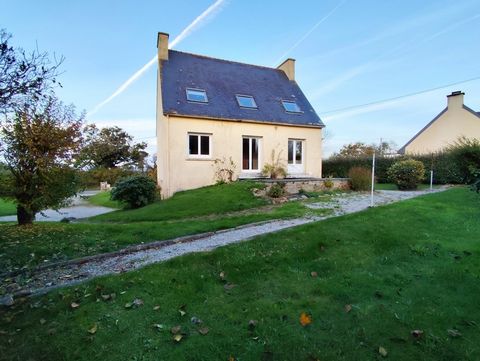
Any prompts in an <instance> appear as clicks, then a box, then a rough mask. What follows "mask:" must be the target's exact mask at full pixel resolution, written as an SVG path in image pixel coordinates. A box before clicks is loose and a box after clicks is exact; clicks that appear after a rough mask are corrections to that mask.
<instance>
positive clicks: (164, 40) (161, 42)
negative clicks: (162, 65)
mask: <svg viewBox="0 0 480 361" xmlns="http://www.w3.org/2000/svg"><path fill="white" fill-rule="evenodd" d="M157 49H158V60H168V34H167V33H160V32H159V33H158V36H157Z"/></svg>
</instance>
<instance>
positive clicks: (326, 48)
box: [0, 0, 480, 156]
mask: <svg viewBox="0 0 480 361" xmlns="http://www.w3.org/2000/svg"><path fill="white" fill-rule="evenodd" d="M0 8H1V9H2V11H1V13H0V28H5V29H6V30H7V31H8V32H9V33H11V34H12V35H13V39H12V44H13V45H16V46H20V47H23V48H24V49H26V50H31V49H34V48H38V49H39V50H41V51H48V52H49V53H50V55H51V56H52V57H53V55H55V56H57V57H59V56H63V57H64V58H65V60H64V62H63V64H62V67H61V69H62V72H63V73H62V75H61V76H60V81H61V83H62V85H63V88H61V89H58V90H57V93H58V95H59V97H60V98H61V99H62V100H63V101H65V102H66V103H73V104H75V105H76V107H77V109H78V110H79V111H82V110H85V111H86V112H87V114H88V115H87V121H88V122H89V123H95V124H97V125H98V126H100V127H102V126H112V125H117V126H119V127H121V128H123V129H125V130H127V131H128V132H129V133H130V134H131V135H133V136H134V137H135V140H137V141H145V142H147V143H148V145H149V147H148V151H149V152H150V153H152V154H153V153H154V152H155V142H156V139H155V101H156V68H155V66H151V67H148V69H146V71H144V72H143V74H142V75H141V76H139V77H138V79H136V80H135V81H133V82H131V84H129V85H128V86H126V87H125V89H124V90H123V91H122V92H120V94H118V95H117V96H116V97H114V98H113V99H112V100H110V101H108V102H106V103H105V104H102V103H104V101H105V100H106V99H108V98H109V97H111V96H112V94H114V93H115V92H116V91H117V90H118V89H119V87H121V86H122V84H124V83H125V81H127V80H128V79H129V78H130V77H131V76H132V75H133V74H135V73H136V72H137V71H138V70H139V69H141V68H142V67H144V66H145V65H146V64H147V63H148V62H149V61H150V60H151V59H152V58H153V57H154V56H155V54H156V51H157V49H156V40H157V32H158V31H161V32H166V33H169V34H170V40H171V41H173V40H174V39H175V38H177V41H176V44H175V45H174V47H173V49H176V50H181V51H186V52H191V53H196V54H203V55H207V56H212V57H218V58H222V59H228V60H234V61H240V62H245V63H251V64H257V65H263V66H271V67H275V66H277V65H279V64H280V63H281V62H282V61H283V60H284V59H285V58H288V57H292V58H294V59H296V81H297V82H298V84H299V85H300V87H301V88H302V90H303V92H304V93H305V95H306V96H307V98H308V99H309V100H310V102H311V104H312V106H313V107H314V109H315V110H316V111H317V113H318V114H319V116H320V117H321V119H322V120H323V122H324V123H325V124H326V128H325V141H324V154H325V155H326V156H328V155H330V154H332V153H333V152H335V151H337V150H338V149H339V148H340V147H341V146H342V145H344V144H347V143H351V142H357V141H360V142H365V143H378V142H379V141H380V139H382V140H384V141H392V142H394V143H396V144H397V146H398V147H401V146H402V145H404V144H405V143H406V142H407V141H408V140H409V139H410V138H411V137H412V136H413V135H415V134H416V133H417V132H418V131H419V130H420V129H421V128H423V126H424V125H425V124H427V123H428V122H429V121H430V120H431V119H433V118H434V117H435V116H436V115H437V114H438V113H439V112H440V111H441V110H442V109H443V108H444V107H445V106H446V95H448V94H450V93H451V92H452V91H456V90H462V91H463V92H465V104H466V105H467V106H469V107H470V108H473V109H474V110H476V111H480V67H479V59H480V46H479V40H480V0H457V1H451V0H423V1H418V0H388V1H385V0H316V1H314V0H298V1H296V2H291V1H285V0H275V1H274V0H262V1H260V0H257V1H253V0H175V1H166V0H165V1H143V0H138V1H126V0H124V1H122V0H116V1H110V0H102V1H98V0H97V1H94V0H84V1H53V0H43V1H35V0H22V1H7V0H0ZM207 9H209V10H208V12H207V14H204V15H203V16H202V13H204V12H205V11H206V10H207ZM20 14H21V15H20ZM185 30H186V31H185ZM182 32H183V33H182ZM180 34H181V36H180V37H178V36H179V35H180ZM471 79H473V80H471ZM466 80H469V81H467V82H465V81H466ZM460 82H462V83H460ZM452 84H453V85H452ZM427 90H428V91H427ZM412 94H413V95H412ZM407 95H410V96H407ZM391 99H393V100H391ZM365 104H368V105H365Z"/></svg>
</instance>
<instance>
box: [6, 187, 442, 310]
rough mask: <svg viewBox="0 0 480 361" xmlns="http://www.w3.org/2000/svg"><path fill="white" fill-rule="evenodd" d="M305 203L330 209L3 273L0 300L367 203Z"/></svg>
mask: <svg viewBox="0 0 480 361" xmlns="http://www.w3.org/2000/svg"><path fill="white" fill-rule="evenodd" d="M445 189H446V188H441V189H436V190H434V191H433V192H438V191H442V190H445ZM427 193H431V192H430V191H415V192H398V191H378V192H375V203H374V204H375V205H384V204H387V203H392V202H396V201H400V200H404V199H408V198H413V197H417V196H419V195H423V194H427ZM306 205H307V206H308V207H310V208H312V209H320V208H322V209H325V208H330V209H333V210H334V212H333V214H331V215H327V216H323V217H316V216H312V217H305V218H297V219H289V220H276V221H267V222H261V223H257V224H251V225H245V226H240V227H237V228H234V229H229V230H223V231H218V232H210V233H207V234H201V235H196V236H188V237H181V238H177V239H174V240H168V241H162V242H153V243H149V244H144V245H139V246H132V247H129V248H127V249H124V250H121V251H118V252H113V253H109V254H101V255H95V256H92V257H85V258H82V259H77V260H72V261H69V262H64V263H61V264H56V265H49V266H48V265H47V266H43V267H40V268H38V269H36V270H34V271H32V273H31V274H28V275H26V274H18V275H11V276H10V277H3V279H1V280H0V283H1V284H2V285H4V287H5V288H6V289H7V293H8V295H7V296H5V297H3V298H0V304H2V303H8V302H9V301H11V295H15V296H20V295H30V294H39V293H46V292H48V291H50V290H52V289H54V288H58V287H63V286H67V285H72V284H77V283H79V282H84V281H87V280H89V279H92V278H94V277H98V276H103V275H107V274H113V273H122V272H127V271H131V270H134V269H138V268H140V267H143V266H145V265H148V264H152V263H157V262H162V261H166V260H168V259H171V258H174V257H178V256H181V255H184V254H187V253H193V252H206V251H210V250H213V249H215V248H217V247H221V246H225V245H227V244H232V243H237V242H242V241H246V240H250V239H252V238H255V237H257V236H259V235H263V234H268V233H272V232H278V231H280V230H283V229H287V228H292V227H296V226H299V225H302V224H306V223H311V222H315V221H320V220H323V219H326V218H331V217H335V216H339V215H343V214H348V213H354V212H358V211H361V210H364V209H366V208H368V207H369V206H370V194H368V193H343V194H338V195H336V196H334V197H333V198H332V199H330V200H328V201H323V202H316V203H308V204H306Z"/></svg>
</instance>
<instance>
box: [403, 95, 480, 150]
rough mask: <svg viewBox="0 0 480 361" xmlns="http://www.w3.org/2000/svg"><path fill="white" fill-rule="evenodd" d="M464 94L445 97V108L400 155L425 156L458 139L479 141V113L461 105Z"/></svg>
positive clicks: (410, 141) (406, 145)
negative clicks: (475, 139) (464, 138)
mask: <svg viewBox="0 0 480 361" xmlns="http://www.w3.org/2000/svg"><path fill="white" fill-rule="evenodd" d="M464 95H465V93H462V92H461V91H455V92H453V93H452V94H450V95H447V107H446V108H445V109H443V110H442V111H441V112H440V113H439V114H438V115H437V116H436V117H435V118H433V120H432V121H431V122H430V123H428V124H427V125H426V126H425V127H423V129H422V130H420V131H419V132H418V133H417V134H416V135H415V136H414V137H413V138H412V139H410V140H409V141H408V142H407V144H405V145H404V146H403V147H402V148H400V149H399V151H398V152H399V153H400V154H425V153H434V152H438V151H441V150H443V149H444V148H445V147H448V146H449V145H451V144H453V143H455V141H457V140H458V139H459V138H460V137H466V138H477V139H480V113H479V112H475V111H474V110H472V109H470V108H469V107H467V106H466V105H464V104H463V96H464Z"/></svg>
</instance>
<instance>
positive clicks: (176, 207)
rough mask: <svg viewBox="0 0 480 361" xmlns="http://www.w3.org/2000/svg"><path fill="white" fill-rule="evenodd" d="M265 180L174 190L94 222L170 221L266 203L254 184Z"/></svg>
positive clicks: (101, 217) (95, 219)
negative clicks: (175, 191)
mask: <svg viewBox="0 0 480 361" xmlns="http://www.w3.org/2000/svg"><path fill="white" fill-rule="evenodd" d="M260 187H262V184H258V183H253V182H234V183H230V184H221V185H215V186H209V187H203V188H199V189H195V190H193V191H184V192H178V193H175V195H174V196H173V197H171V198H169V199H166V200H164V201H160V202H156V203H153V204H151V205H148V206H146V207H143V208H140V209H134V210H126V211H117V212H112V213H107V214H102V215H99V216H96V217H93V218H91V219H92V221H95V222H144V221H167V220H176V219H184V218H188V217H199V216H204V215H208V214H223V213H225V212H234V211H240V210H244V209H248V208H255V207H259V206H262V205H265V204H266V203H267V202H266V201H265V199H262V198H258V197H255V196H254V195H253V194H252V191H251V190H252V188H260Z"/></svg>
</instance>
